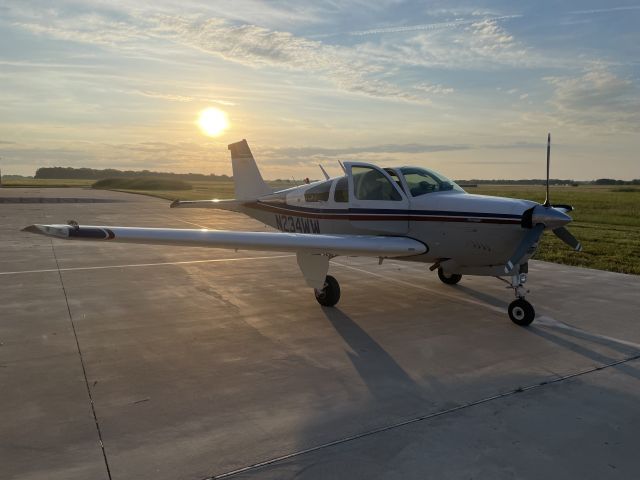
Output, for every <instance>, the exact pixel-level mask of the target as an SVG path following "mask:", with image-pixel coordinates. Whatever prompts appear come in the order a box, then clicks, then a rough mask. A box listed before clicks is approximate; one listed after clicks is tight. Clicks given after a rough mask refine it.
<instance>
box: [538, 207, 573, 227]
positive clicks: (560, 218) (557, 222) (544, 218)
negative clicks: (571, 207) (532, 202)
mask: <svg viewBox="0 0 640 480" xmlns="http://www.w3.org/2000/svg"><path fill="white" fill-rule="evenodd" d="M571 220H572V218H571V217H570V216H569V215H567V214H566V213H564V212H563V211H561V210H559V209H557V208H554V207H552V206H548V207H545V206H544V205H536V207H535V208H534V209H533V213H532V215H531V221H532V222H531V223H532V224H533V225H536V224H538V223H542V224H543V225H544V226H545V228H548V229H550V230H555V229H556V228H560V227H562V226H564V225H566V224H567V223H569V222H570V221H571Z"/></svg>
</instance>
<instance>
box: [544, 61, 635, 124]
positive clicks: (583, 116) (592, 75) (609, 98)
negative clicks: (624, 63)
mask: <svg viewBox="0 0 640 480" xmlns="http://www.w3.org/2000/svg"><path fill="white" fill-rule="evenodd" d="M544 80H546V81H547V82H548V83H549V84H550V85H552V87H553V88H554V91H553V96H552V98H551V100H550V101H549V103H550V104H551V105H552V106H553V107H555V109H556V112H555V115H554V116H555V117H556V118H557V119H558V120H559V121H560V122H561V123H564V124H577V125H588V126H591V127H594V128H596V129H598V130H600V131H602V132H612V133H615V132H637V131H638V130H639V129H640V128H639V127H640V91H639V89H638V87H637V86H636V85H635V84H634V83H633V82H632V81H631V80H630V79H628V78H620V77H618V76H617V75H615V74H614V73H612V72H611V71H610V70H608V69H607V67H605V66H603V65H600V64H595V65H593V66H591V67H590V68H588V69H586V70H585V71H584V72H583V74H582V75H580V76H575V77H569V76H562V77H545V78H544Z"/></svg>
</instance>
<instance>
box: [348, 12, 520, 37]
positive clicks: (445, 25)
mask: <svg viewBox="0 0 640 480" xmlns="http://www.w3.org/2000/svg"><path fill="white" fill-rule="evenodd" d="M521 16H522V15H502V16H499V17H489V18H487V20H491V21H494V22H495V21H499V20H506V19H510V18H519V17H521ZM477 21H478V20H477V18H476V19H466V20H453V21H450V22H435V23H424V24H420V25H406V26H401V25H399V26H395V27H383V28H372V29H369V30H355V31H353V32H349V35H353V36H364V35H379V34H384V33H404V32H415V31H420V30H441V29H450V28H457V27H460V26H464V25H471V24H474V23H476V22H477Z"/></svg>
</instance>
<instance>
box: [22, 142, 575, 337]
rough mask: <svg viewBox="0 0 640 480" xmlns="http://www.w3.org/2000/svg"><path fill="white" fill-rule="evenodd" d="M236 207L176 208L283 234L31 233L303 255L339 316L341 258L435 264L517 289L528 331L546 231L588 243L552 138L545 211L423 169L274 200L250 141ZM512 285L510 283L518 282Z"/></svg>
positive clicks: (351, 178)
mask: <svg viewBox="0 0 640 480" xmlns="http://www.w3.org/2000/svg"><path fill="white" fill-rule="evenodd" d="M228 148H229V150H230V151H231V163H232V169H233V180H234V187H235V196H236V198H235V199H233V200H195V201H180V200H176V201H174V202H173V203H171V208H210V209H218V210H228V211H233V212H239V213H243V214H246V215H248V216H249V217H251V218H254V219H257V220H259V221H260V222H262V223H264V224H266V225H268V226H271V227H274V228H275V229H277V230H279V232H237V231H223V230H207V229H202V230H196V229H173V228H138V227H117V226H84V225H82V226H80V225H78V223H77V222H74V221H70V222H69V223H68V224H66V225H64V224H60V225H30V226H28V227H25V228H24V229H23V230H24V231H27V232H31V233H38V234H44V235H49V236H52V237H55V238H61V239H66V240H95V241H107V242H129V243H143V244H161V245H182V246H198V247H215V248H228V249H235V250H268V251H278V252H293V253H295V254H296V257H297V263H298V265H299V267H300V270H301V272H302V275H303V277H304V279H305V281H306V283H307V285H308V286H309V287H311V288H313V290H314V292H315V297H316V300H317V301H318V303H320V305H323V306H325V307H333V306H334V305H336V304H337V303H338V301H339V299H340V285H339V283H338V281H337V280H336V279H335V278H334V277H333V276H331V275H328V271H329V261H330V260H331V259H332V258H335V257H338V256H356V257H357V256H360V257H373V258H378V259H379V263H382V261H383V260H384V259H387V258H392V259H395V260H403V261H409V262H418V263H429V264H431V265H430V270H431V271H433V270H437V273H438V277H439V278H440V280H441V281H442V282H444V283H445V284H448V285H455V284H457V283H458V282H459V281H460V280H461V279H462V275H484V276H495V277H497V278H499V279H501V280H503V281H504V282H506V283H508V285H509V287H510V288H512V289H513V291H514V294H515V300H514V301H512V302H511V303H510V305H509V308H508V315H509V318H510V319H511V320H512V321H513V322H514V323H515V324H517V325H520V326H527V325H529V324H530V323H531V322H532V321H533V320H534V318H535V310H534V308H533V306H532V305H531V304H530V303H529V302H528V301H527V300H526V299H525V294H526V293H528V290H526V289H525V288H524V284H525V282H526V281H527V273H528V260H529V259H530V258H531V257H532V256H533V255H534V254H535V252H536V249H537V247H538V241H539V239H540V237H541V236H542V234H543V232H544V230H551V231H552V232H553V233H554V234H555V235H556V236H558V238H560V239H561V240H562V241H563V242H565V243H566V244H568V245H569V246H570V247H572V248H573V249H574V250H576V251H580V250H581V249H582V247H581V244H580V242H579V241H578V240H577V239H576V238H575V237H574V236H573V235H572V234H571V233H570V232H569V231H568V230H567V229H566V227H565V225H566V224H568V223H569V222H571V220H572V219H571V217H570V216H568V215H567V213H568V212H570V211H572V210H573V208H572V207H571V206H570V205H551V203H550V200H549V158H550V148H551V135H550V134H549V136H548V137H547V185H546V192H547V194H546V199H545V201H544V203H543V204H539V203H536V202H533V201H530V200H519V199H511V198H502V197H493V196H486V195H474V194H469V193H467V192H465V191H464V190H463V189H462V188H461V187H460V186H458V185H457V184H456V183H455V182H453V181H452V180H449V179H448V178H446V177H445V176H443V175H441V174H440V173H437V172H435V171H433V170H430V169H426V168H422V167H387V168H382V167H379V166H376V165H373V164H370V163H363V162H344V164H342V163H341V162H340V166H341V167H342V168H343V172H344V175H342V176H339V177H333V178H329V175H328V174H326V171H325V170H324V169H322V170H323V174H325V179H324V180H320V181H316V182H313V183H309V184H304V185H300V186H296V187H293V188H289V189H285V190H280V191H275V192H274V191H273V190H272V189H271V188H270V187H269V186H268V185H267V183H266V182H265V181H264V180H263V178H262V175H261V174H260V171H259V169H258V166H257V164H256V161H255V159H254V157H253V154H252V153H251V150H250V149H249V145H248V144H247V141H246V140H242V141H240V142H236V143H232V144H230V145H229V146H228ZM503 277H508V279H509V280H507V279H506V278H503Z"/></svg>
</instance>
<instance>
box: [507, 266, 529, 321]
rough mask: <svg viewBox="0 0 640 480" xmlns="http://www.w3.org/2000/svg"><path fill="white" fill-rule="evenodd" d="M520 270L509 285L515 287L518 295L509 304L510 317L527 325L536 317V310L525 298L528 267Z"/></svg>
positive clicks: (512, 277)
mask: <svg viewBox="0 0 640 480" xmlns="http://www.w3.org/2000/svg"><path fill="white" fill-rule="evenodd" d="M520 270H521V273H519V274H516V275H512V276H511V285H510V287H508V288H513V291H514V293H515V295H516V299H515V300H514V301H513V302H511V303H510V304H509V318H510V319H511V321H512V322H513V323H515V324H516V325H520V326H521V327H526V326H527V325H530V324H531V322H533V319H534V318H536V311H535V310H534V309H533V305H531V304H530V303H529V302H527V301H526V300H525V299H524V296H525V294H526V293H528V290H526V289H525V288H524V283H525V282H526V281H527V273H526V271H525V270H526V267H524V268H521V269H520ZM505 281H506V280H505Z"/></svg>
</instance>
